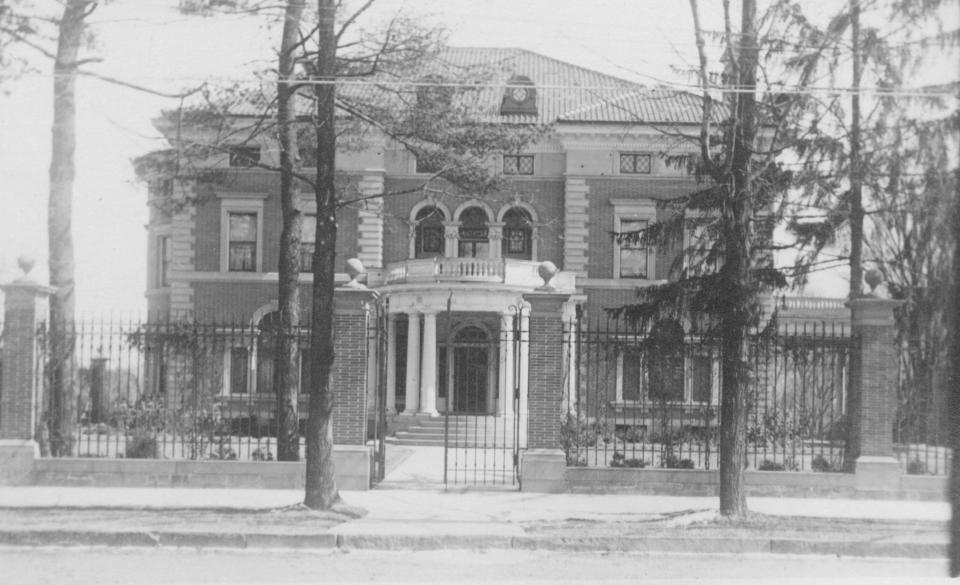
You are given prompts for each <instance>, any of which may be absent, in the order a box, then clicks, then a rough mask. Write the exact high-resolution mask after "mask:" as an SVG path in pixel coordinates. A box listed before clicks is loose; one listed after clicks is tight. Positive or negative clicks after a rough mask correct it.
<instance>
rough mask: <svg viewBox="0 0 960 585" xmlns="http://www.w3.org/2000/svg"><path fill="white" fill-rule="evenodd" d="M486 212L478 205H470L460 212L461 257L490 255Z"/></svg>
mask: <svg viewBox="0 0 960 585" xmlns="http://www.w3.org/2000/svg"><path fill="white" fill-rule="evenodd" d="M489 232H490V230H489V228H488V227H487V214H486V213H485V212H484V211H483V209H481V208H479V207H470V208H467V209H465V210H464V211H463V213H461V214H460V247H459V250H458V255H459V256H460V257H461V258H487V257H489V255H490V239H489V238H490V236H489Z"/></svg>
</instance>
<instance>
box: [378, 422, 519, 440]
mask: <svg viewBox="0 0 960 585" xmlns="http://www.w3.org/2000/svg"><path fill="white" fill-rule="evenodd" d="M394 421H396V424H391V426H392V427H393V428H395V429H397V430H396V432H395V433H393V434H392V436H388V437H387V438H386V441H387V443H390V444H394V445H408V446H434V447H443V446H444V432H445V428H446V436H447V444H448V446H449V447H505V448H506V447H513V445H514V442H515V434H516V430H515V428H514V421H513V417H507V418H504V417H500V416H493V415H450V416H449V420H445V417H444V416H442V415H441V416H437V417H417V418H416V419H413V420H410V419H407V420H403V417H396V418H394V419H392V420H391V423H394ZM404 423H405V424H404ZM401 429H403V430H401Z"/></svg>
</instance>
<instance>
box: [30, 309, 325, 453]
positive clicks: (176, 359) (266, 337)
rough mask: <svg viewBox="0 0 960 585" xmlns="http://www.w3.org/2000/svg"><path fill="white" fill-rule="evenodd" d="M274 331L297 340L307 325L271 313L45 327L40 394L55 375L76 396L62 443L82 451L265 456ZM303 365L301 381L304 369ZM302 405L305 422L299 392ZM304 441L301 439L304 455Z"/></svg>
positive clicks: (272, 418)
mask: <svg viewBox="0 0 960 585" xmlns="http://www.w3.org/2000/svg"><path fill="white" fill-rule="evenodd" d="M281 335H285V336H289V337H292V338H294V339H295V340H297V341H298V342H299V345H300V347H301V348H306V346H307V343H308V339H309V336H308V330H307V329H306V328H296V329H290V330H284V331H281V330H280V328H279V325H278V324H277V323H274V322H272V320H271V319H269V318H265V319H264V320H261V322H260V323H259V324H258V325H250V324H245V323H243V324H238V323H200V322H148V323H139V322H116V321H86V322H76V323H73V324H71V325H70V326H69V327H66V328H65V329H64V330H62V331H58V332H57V335H56V340H57V341H55V339H54V336H52V335H50V331H48V330H47V329H46V327H43V328H42V329H41V331H40V336H39V338H40V340H41V347H42V352H41V355H40V361H41V364H39V367H41V368H42V371H43V372H44V375H43V377H42V380H43V384H44V389H43V396H44V399H45V400H46V401H48V404H47V405H46V406H47V407H49V401H50V400H51V399H52V397H53V396H54V394H55V393H53V392H51V390H52V387H53V384H55V383H62V384H66V385H67V388H66V392H65V395H67V396H71V397H73V398H75V399H76V403H75V412H76V426H75V432H74V433H73V440H72V441H71V442H72V443H73V444H72V445H71V446H70V449H69V450H70V452H71V453H73V454H74V455H77V456H80V457H125V458H169V459H251V460H272V459H274V458H275V457H276V453H277V450H276V440H275V436H276V424H277V418H276V414H275V413H276V409H277V398H276V394H275V392H274V381H273V372H274V365H273V364H274V352H275V351H276V347H277V340H278V339H279V337H280V336H281ZM301 363H302V364H305V363H306V360H303V359H301ZM300 370H301V371H300V385H301V388H305V387H307V382H308V380H309V370H310V368H309V367H301V369H300ZM55 372H59V373H57V374H54V373H55ZM299 410H300V418H301V421H300V422H301V424H302V423H303V419H304V418H305V416H306V397H305V396H304V395H301V396H300V409H299ZM44 411H45V412H49V411H50V409H49V408H45V409H44ZM303 448H304V444H303V441H302V439H301V456H302V455H303V451H302V450H303Z"/></svg>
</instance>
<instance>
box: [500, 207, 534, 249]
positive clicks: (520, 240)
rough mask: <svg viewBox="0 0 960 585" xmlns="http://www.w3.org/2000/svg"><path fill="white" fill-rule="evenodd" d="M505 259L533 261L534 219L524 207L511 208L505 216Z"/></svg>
mask: <svg viewBox="0 0 960 585" xmlns="http://www.w3.org/2000/svg"><path fill="white" fill-rule="evenodd" d="M502 255H503V257H504V258H513V259H515V260H533V218H531V217H530V212H528V211H527V210H526V209H524V208H522V207H511V208H510V209H508V210H507V212H506V213H504V214H503V250H502Z"/></svg>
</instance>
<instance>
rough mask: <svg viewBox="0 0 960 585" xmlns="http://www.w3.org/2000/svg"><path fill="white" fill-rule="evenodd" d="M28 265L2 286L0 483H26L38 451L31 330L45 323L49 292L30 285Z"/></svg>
mask: <svg viewBox="0 0 960 585" xmlns="http://www.w3.org/2000/svg"><path fill="white" fill-rule="evenodd" d="M32 267H33V262H30V261H27V260H24V259H21V260H20V268H21V269H22V270H23V276H22V277H20V278H18V279H17V280H15V281H14V282H12V283H10V284H6V285H3V286H2V287H0V288H2V289H3V293H4V296H5V300H4V322H3V345H2V353H0V369H2V378H0V484H7V485H10V484H23V483H27V482H29V481H30V476H31V474H32V473H33V461H34V459H37V458H39V456H40V448H39V446H38V444H37V442H36V440H35V437H36V431H37V416H38V411H39V408H40V400H41V392H42V390H41V388H42V387H41V383H40V382H41V378H42V371H43V370H42V368H41V367H40V365H39V356H40V351H41V348H40V345H39V343H40V341H39V340H38V336H37V329H38V327H39V326H40V324H41V323H44V322H45V321H46V319H47V310H48V305H47V297H49V296H50V295H51V294H52V293H53V292H54V289H53V288H51V287H48V286H43V285H41V284H38V283H36V282H34V281H33V280H32V279H31V278H30V277H29V276H28V273H29V272H30V269H31V268H32Z"/></svg>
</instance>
